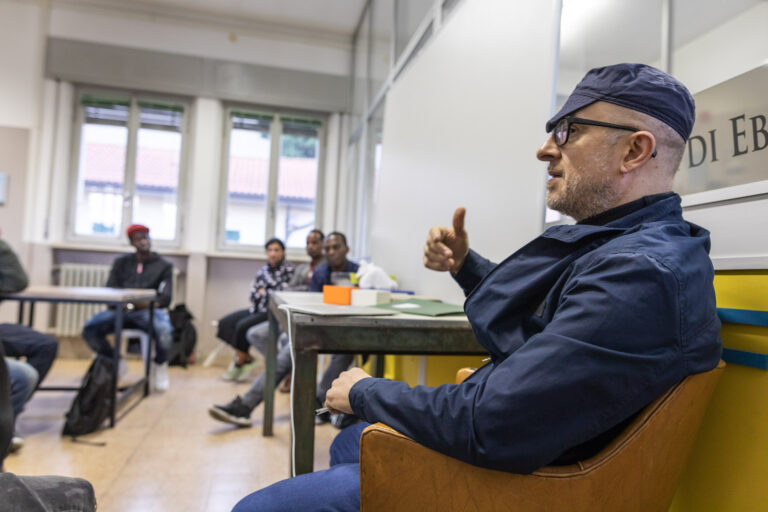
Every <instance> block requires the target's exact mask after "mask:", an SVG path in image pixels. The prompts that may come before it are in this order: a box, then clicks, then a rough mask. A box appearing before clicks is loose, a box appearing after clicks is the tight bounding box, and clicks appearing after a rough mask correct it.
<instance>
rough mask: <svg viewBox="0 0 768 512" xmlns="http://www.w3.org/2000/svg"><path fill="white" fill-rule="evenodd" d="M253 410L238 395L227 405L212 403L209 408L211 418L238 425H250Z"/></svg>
mask: <svg viewBox="0 0 768 512" xmlns="http://www.w3.org/2000/svg"><path fill="white" fill-rule="evenodd" d="M252 410H253V409H251V408H250V407H248V406H247V405H245V404H244V403H243V400H242V398H240V397H239V396H236V397H235V399H234V400H232V401H231V402H229V403H228V404H227V405H212V406H211V407H209V408H208V414H210V415H211V418H213V419H215V420H219V421H223V422H224V423H231V424H232V425H237V426H238V427H250V426H251V411H252Z"/></svg>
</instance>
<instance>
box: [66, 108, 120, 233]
mask: <svg viewBox="0 0 768 512" xmlns="http://www.w3.org/2000/svg"><path fill="white" fill-rule="evenodd" d="M94 103H95V102H94ZM83 109H84V114H85V122H84V124H83V125H82V131H81V133H80V152H79V162H78V171H77V202H76V207H75V234H78V235H96V236H106V237H113V238H114V237H117V236H118V233H119V231H120V228H121V223H122V214H123V181H124V179H125V152H126V145H127V141H128V128H127V121H128V105H127V104H125V105H120V104H106V103H104V104H88V103H86V100H84V101H83Z"/></svg>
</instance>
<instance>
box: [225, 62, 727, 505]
mask: <svg viewBox="0 0 768 512" xmlns="http://www.w3.org/2000/svg"><path fill="white" fill-rule="evenodd" d="M693 122H694V105H693V98H692V97H691V95H690V93H689V92H688V90H687V89H686V88H685V87H684V86H683V85H682V84H681V83H680V82H678V81H677V80H675V79H674V78H672V77H671V76H669V75H667V74H666V73H663V72H661V71H659V70H657V69H654V68H651V67H649V66H645V65H641V64H619V65H615V66H608V67H605V68H597V69H593V70H591V71H589V72H588V73H587V75H586V76H585V77H584V79H583V80H582V81H581V82H580V83H579V84H578V85H577V87H576V89H575V90H574V92H573V93H572V94H571V96H570V97H569V98H568V100H567V101H566V103H565V105H564V106H563V108H562V109H561V110H560V111H559V112H558V113H557V114H556V115H555V116H554V117H553V118H552V119H550V121H549V122H547V124H546V129H547V132H549V133H550V135H549V136H548V138H547V140H546V141H545V142H544V144H543V145H542V146H541V147H540V148H539V150H538V152H537V157H538V158H539V160H541V161H544V162H547V163H548V173H549V175H550V177H551V178H550V180H549V181H548V182H547V192H548V194H547V204H548V205H549V207H550V208H554V209H556V210H559V211H561V212H563V213H566V214H568V215H570V216H571V217H573V218H574V219H576V221H577V223H576V224H575V225H569V226H555V227H551V228H549V229H548V230H546V231H545V232H544V233H543V234H542V235H540V236H539V237H538V238H536V239H534V240H533V241H531V242H530V243H528V244H527V245H525V246H524V247H522V248H521V249H519V250H518V251H517V252H515V253H514V254H513V255H511V256H510V257H508V258H507V259H506V260H504V261H503V262H502V263H500V264H498V265H496V264H493V263H491V262H490V261H488V260H486V259H485V258H482V257H481V256H480V255H478V254H477V253H475V252H474V251H472V250H470V249H469V241H468V236H467V233H466V231H465V230H464V215H465V211H464V209H463V208H459V209H458V210H457V211H456V213H455V214H454V219H453V226H452V227H434V228H432V229H431V230H430V232H429V235H428V238H427V243H426V245H425V249H424V263H425V265H426V266H427V267H428V268H430V269H433V270H439V271H450V272H451V273H452V275H453V277H454V279H455V280H456V281H457V282H458V284H459V285H460V286H462V288H463V289H464V291H465V293H466V294H467V300H466V303H465V306H464V309H465V311H466V313H467V317H468V318H469V321H470V323H471V324H472V327H473V329H474V332H475V335H476V337H477V339H478V341H479V342H480V344H481V345H483V346H484V347H485V348H486V349H487V350H488V352H489V354H490V359H491V360H490V362H489V363H488V364H487V365H485V366H484V367H482V368H481V369H479V370H478V371H477V372H475V374H474V375H473V376H472V377H470V378H469V379H467V380H466V381H465V382H463V383H462V384H460V385H444V386H440V387H438V388H428V387H424V386H417V387H415V388H411V387H409V386H408V385H407V384H405V383H403V382H396V381H391V380H388V379H375V378H372V377H370V376H368V375H367V374H365V372H363V371H362V370H360V369H358V368H355V369H352V370H350V371H347V372H344V373H342V374H341V375H340V377H339V379H337V380H336V381H334V383H333V387H332V388H331V389H330V390H329V391H328V394H327V397H326V400H327V404H328V406H329V407H331V408H333V409H335V410H339V411H343V412H354V413H356V414H357V415H358V416H360V417H361V418H363V419H364V420H366V421H368V422H374V421H381V422H384V423H386V424H388V425H390V426H392V427H393V428H395V429H397V430H399V431H400V432H402V433H404V434H406V435H408V436H410V437H412V438H413V439H414V440H415V441H417V442H419V443H421V444H423V445H425V446H427V447H430V448H432V449H434V450H436V451H439V452H441V453H445V454H447V455H450V456H452V457H455V458H457V459H460V460H463V461H465V462H468V463H470V464H474V465H477V466H481V467H486V468H492V469H497V470H502V471H509V472H514V473H530V472H531V471H534V470H535V469H537V468H539V467H541V466H544V465H547V464H567V463H573V462H575V461H578V460H583V459H585V458H587V457H590V456H591V455H594V454H595V453H596V452H597V451H599V450H600V449H601V448H602V447H604V446H605V445H606V444H607V443H608V442H609V441H610V440H611V439H612V438H613V437H615V436H616V435H617V434H618V433H619V432H620V431H621V430H622V428H623V427H624V426H626V424H627V423H628V422H629V421H630V420H631V419H632V417H633V416H634V415H635V414H637V413H638V411H640V410H641V409H643V408H644V407H645V406H646V405H648V404H649V403H650V402H652V401H653V400H654V399H655V398H657V397H658V396H660V395H661V394H663V393H664V392H665V391H666V390H667V389H669V388H670V387H672V386H674V385H675V384H677V383H678V382H679V381H680V380H682V379H683V378H685V377H686V376H687V375H690V374H693V373H700V372H704V371H707V370H710V369H712V368H714V367H715V366H716V364H717V362H718V360H719V358H720V353H721V343H720V339H719V335H718V332H719V328H720V322H719V321H718V318H717V314H716V310H715V295H714V290H713V287H712V280H713V276H714V271H713V268H712V264H711V262H710V260H709V256H708V252H709V247H710V242H709V233H708V232H707V231H706V230H704V229H702V228H700V227H698V226H695V225H693V224H689V223H687V222H685V221H684V220H683V218H682V210H681V207H680V197H679V196H678V195H676V194H674V193H673V192H672V191H671V189H672V182H673V178H674V174H675V171H676V169H677V167H678V165H679V163H680V160H681V158H682V155H683V152H684V150H685V142H686V140H687V138H688V136H689V135H690V133H691V129H692V127H693ZM364 426H365V424H364V423H362V424H358V425H355V426H353V427H350V428H349V429H347V430H345V431H343V432H342V433H340V434H339V436H338V437H337V440H336V441H335V442H334V445H333V447H332V448H331V452H332V457H331V460H334V459H335V460H336V461H341V462H346V464H336V465H334V466H332V467H331V469H329V470H327V471H324V472H318V473H313V474H309V475H302V476H300V477H297V478H295V479H292V480H290V481H284V482H278V483H277V484H275V485H273V486H271V487H268V488H266V489H264V490H262V491H259V492H257V493H254V494H252V495H250V496H248V497H246V498H245V499H243V500H242V501H241V503H240V504H239V505H238V506H237V507H236V508H235V510H236V511H237V512H242V511H244V510H256V509H262V510H273V511H274V510H283V509H282V508H281V503H285V496H290V498H291V499H290V505H291V506H293V507H295V508H297V509H299V508H301V509H306V510H309V509H311V508H312V507H311V506H309V507H306V508H302V507H301V504H303V503H310V504H311V503H324V504H329V503H330V504H332V505H333V506H335V510H357V509H359V506H360V502H359V497H360V495H359V492H360V487H359V466H358V464H357V462H356V460H357V453H355V450H351V452H352V453H349V452H350V450H348V449H346V450H345V448H344V447H349V446H356V444H355V443H350V439H355V440H356V439H357V438H359V434H360V432H361V429H362V428H363V427H364ZM334 451H335V452H334ZM342 451H343V452H345V453H340V452H342ZM297 505H298V506H297Z"/></svg>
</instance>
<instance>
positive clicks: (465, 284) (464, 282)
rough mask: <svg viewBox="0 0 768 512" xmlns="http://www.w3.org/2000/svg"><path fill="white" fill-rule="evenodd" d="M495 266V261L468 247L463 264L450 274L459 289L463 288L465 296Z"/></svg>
mask: <svg viewBox="0 0 768 512" xmlns="http://www.w3.org/2000/svg"><path fill="white" fill-rule="evenodd" d="M495 267H496V263H493V262H492V261H490V260H487V259H485V258H483V257H482V256H480V255H479V254H477V253H476V252H475V251H473V250H472V249H470V250H469V253H468V254H467V257H466V259H465V260H464V265H462V267H461V268H460V269H459V271H458V272H456V273H455V274H451V276H453V278H454V279H455V280H456V282H457V283H459V286H461V289H462V290H464V296H467V295H469V292H471V291H472V290H473V289H474V288H475V286H477V285H478V284H479V283H480V281H481V280H482V279H483V277H485V276H486V275H487V274H488V273H489V272H490V271H491V270H493V269H494V268H495Z"/></svg>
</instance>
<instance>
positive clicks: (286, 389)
mask: <svg viewBox="0 0 768 512" xmlns="http://www.w3.org/2000/svg"><path fill="white" fill-rule="evenodd" d="M277 390H278V391H279V392H281V393H290V392H291V374H290V373H289V374H288V375H286V377H285V378H284V379H283V382H281V383H280V387H278V388H277Z"/></svg>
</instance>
